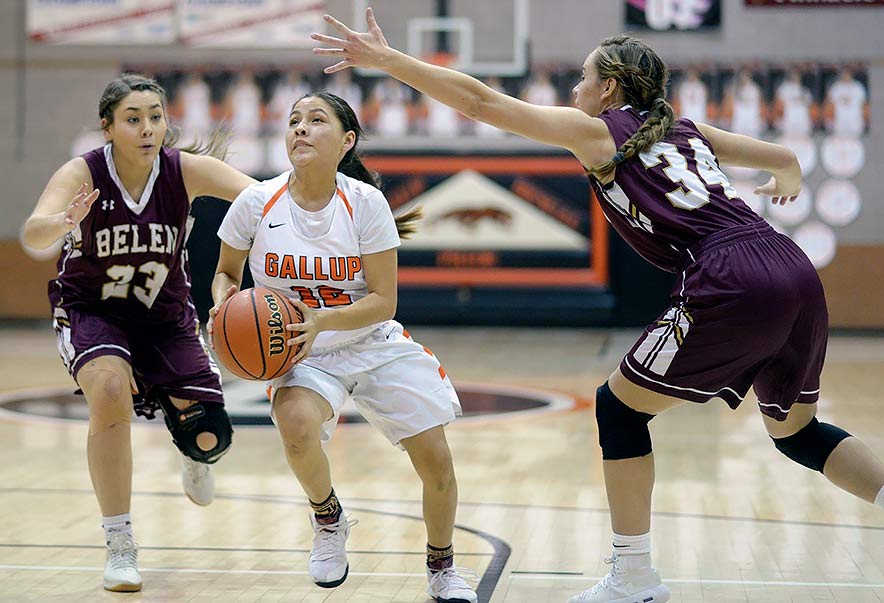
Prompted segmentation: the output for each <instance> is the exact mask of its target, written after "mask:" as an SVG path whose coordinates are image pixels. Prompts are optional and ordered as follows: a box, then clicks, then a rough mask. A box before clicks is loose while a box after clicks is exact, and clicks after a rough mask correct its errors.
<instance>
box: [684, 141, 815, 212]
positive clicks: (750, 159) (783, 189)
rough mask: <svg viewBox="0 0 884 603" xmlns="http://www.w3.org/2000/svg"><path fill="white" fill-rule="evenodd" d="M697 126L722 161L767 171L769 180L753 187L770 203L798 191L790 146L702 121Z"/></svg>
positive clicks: (791, 197) (798, 169) (797, 168)
mask: <svg viewBox="0 0 884 603" xmlns="http://www.w3.org/2000/svg"><path fill="white" fill-rule="evenodd" d="M697 129H698V130H700V133H701V134H703V136H705V137H706V139H707V140H708V141H709V142H710V143H711V144H712V148H713V149H714V151H715V156H716V157H718V160H719V161H720V162H721V163H722V164H724V165H738V166H742V167H750V168H756V169H759V170H764V171H766V172H770V174H771V178H770V180H768V181H767V182H766V183H765V184H763V185H761V186H759V187H758V188H756V189H755V193H756V194H760V195H769V196H770V197H771V202H773V203H778V204H780V205H785V204H786V203H787V202H789V201H794V200H795V197H797V196H798V193H799V192H801V166H799V165H798V158H797V157H795V153H794V152H793V151H792V150H791V149H789V148H787V147H784V146H782V145H778V144H773V143H770V142H764V141H763V140H756V139H754V138H751V137H749V136H743V135H742V134H734V133H733V132H728V131H726V130H719V129H718V128H715V127H713V126H709V125H706V124H697Z"/></svg>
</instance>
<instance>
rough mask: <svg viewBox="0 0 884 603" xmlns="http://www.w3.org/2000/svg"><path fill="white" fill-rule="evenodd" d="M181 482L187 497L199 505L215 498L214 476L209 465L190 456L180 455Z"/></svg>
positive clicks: (210, 501)
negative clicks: (181, 460)
mask: <svg viewBox="0 0 884 603" xmlns="http://www.w3.org/2000/svg"><path fill="white" fill-rule="evenodd" d="M181 458H182V459H184V460H183V462H182V463H181V464H182V467H183V469H182V471H181V484H182V485H183V486H184V493H185V494H187V498H189V499H190V500H191V501H193V503H194V504H197V505H199V506H201V507H205V506H206V505H209V504H211V503H212V501H213V500H215V477H214V476H213V475H212V470H211V465H207V464H206V463H200V462H198V461H195V460H193V459H192V458H190V457H187V456H182V457H181Z"/></svg>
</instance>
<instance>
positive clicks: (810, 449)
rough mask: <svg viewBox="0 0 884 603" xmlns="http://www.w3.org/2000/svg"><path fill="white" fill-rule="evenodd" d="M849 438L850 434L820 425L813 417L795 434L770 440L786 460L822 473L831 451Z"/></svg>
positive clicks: (838, 428) (833, 427) (833, 426)
mask: <svg viewBox="0 0 884 603" xmlns="http://www.w3.org/2000/svg"><path fill="white" fill-rule="evenodd" d="M849 437H850V434H849V433H847V432H846V431H844V430H843V429H841V428H840V427H837V426H835V425H830V424H828V423H820V422H819V421H818V420H817V418H816V417H813V418H812V419H811V420H810V423H808V424H807V425H805V426H804V427H803V428H801V429H800V430H799V431H797V432H796V433H794V434H792V435H790V436H788V437H785V438H774V437H771V439H772V440H773V442H774V446H776V448H777V450H779V451H780V452H782V453H783V454H784V455H786V456H787V457H788V458H790V459H792V460H793V461H795V462H796V463H798V464H799V465H804V466H805V467H807V468H808V469H813V470H814V471H819V472H820V473H822V472H823V469H824V468H825V466H826V461H827V460H829V456H830V455H831V454H832V451H833V450H835V448H836V447H837V446H838V444H840V443H841V441H842V440H844V439H845V438H849Z"/></svg>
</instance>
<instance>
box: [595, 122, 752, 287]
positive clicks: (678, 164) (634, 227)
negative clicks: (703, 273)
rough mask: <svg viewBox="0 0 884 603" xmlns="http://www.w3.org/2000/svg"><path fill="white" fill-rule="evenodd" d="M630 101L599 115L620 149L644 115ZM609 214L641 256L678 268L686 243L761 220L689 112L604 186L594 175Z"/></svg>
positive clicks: (617, 227) (611, 220) (597, 194)
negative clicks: (727, 172) (723, 168)
mask: <svg viewBox="0 0 884 603" xmlns="http://www.w3.org/2000/svg"><path fill="white" fill-rule="evenodd" d="M646 117H647V113H646V112H641V113H639V112H638V111H636V110H635V109H633V108H632V107H630V106H629V105H627V106H625V107H621V108H619V109H608V110H606V111H604V112H603V113H602V114H601V115H599V118H600V119H602V120H603V121H604V122H605V123H606V124H607V125H608V130H609V131H610V132H611V136H613V137H614V142H615V143H616V145H617V148H620V146H621V145H622V144H623V143H624V142H626V140H627V139H628V138H629V137H630V136H632V135H633V134H634V133H635V131H636V130H638V128H639V126H641V125H642V124H643V123H644V121H645V118H646ZM590 181H591V182H592V185H593V188H594V189H595V192H596V196H597V197H598V199H599V203H600V204H601V206H602V211H603V212H604V214H605V217H606V218H607V219H608V221H609V222H610V223H611V225H612V226H613V227H614V229H615V230H616V231H617V232H618V233H620V236H622V237H623V239H624V240H625V241H626V242H627V243H628V244H629V246H630V247H632V248H633V249H635V250H636V251H637V252H638V253H639V255H641V256H642V257H643V258H645V259H646V260H648V261H649V262H651V263H652V264H654V265H655V266H657V267H659V268H662V269H663V270H666V271H667V272H677V271H678V270H679V267H680V265H681V264H682V262H683V261H685V260H688V259H689V258H685V257H684V254H685V251H686V250H687V248H688V247H690V246H691V245H692V244H693V243H696V242H697V241H699V240H700V239H703V238H704V237H706V236H708V235H711V234H713V233H715V232H718V231H720V230H723V229H725V228H729V227H731V226H740V225H745V224H755V223H758V222H763V219H762V218H761V217H760V216H759V215H758V214H756V213H755V212H753V211H752V210H751V209H750V208H749V206H748V205H746V204H745V203H744V202H743V200H742V199H740V198H739V196H738V195H737V192H736V191H735V190H734V188H733V186H731V183H730V181H729V180H728V178H727V176H726V175H725V174H724V172H722V171H721V168H720V167H719V165H718V159H717V158H716V157H715V154H714V150H713V149H712V145H711V144H710V143H709V141H708V140H706V138H705V137H704V136H703V135H702V134H701V133H700V131H699V130H698V129H697V127H696V126H695V125H694V123H693V122H692V121H690V120H688V119H678V120H676V122H675V123H674V124H673V125H672V127H671V128H670V129H669V132H667V134H666V137H665V138H664V140H663V141H661V142H658V143H656V144H655V145H654V146H652V147H651V148H650V149H649V150H647V151H645V152H644V153H640V154H639V156H636V157H633V158H631V159H629V160H628V161H625V162H623V163H621V164H620V165H618V166H617V170H616V173H615V176H614V180H613V181H611V182H610V183H608V184H606V185H602V184H600V183H599V182H598V181H597V180H596V179H595V178H592V177H590Z"/></svg>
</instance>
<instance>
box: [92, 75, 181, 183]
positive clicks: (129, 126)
mask: <svg viewBox="0 0 884 603" xmlns="http://www.w3.org/2000/svg"><path fill="white" fill-rule="evenodd" d="M102 125H103V126H104V125H105V124H102ZM167 127H168V126H167V125H166V114H165V113H164V112H163V101H162V99H161V98H160V96H159V95H158V94H157V93H156V92H149V91H135V92H130V93H129V94H128V95H126V96H125V97H124V98H123V100H121V101H120V102H119V104H118V105H117V107H116V108H115V109H114V121H113V123H112V124H110V125H109V126H106V127H105V129H104V139H105V140H106V141H108V142H113V144H114V155H115V156H116V157H121V158H122V159H123V160H124V161H125V162H126V163H129V164H132V165H137V166H143V167H146V166H150V165H152V164H153V161H154V159H156V156H157V154H158V153H159V152H160V147H161V146H162V144H163V139H164V138H165V137H166V129H167Z"/></svg>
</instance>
